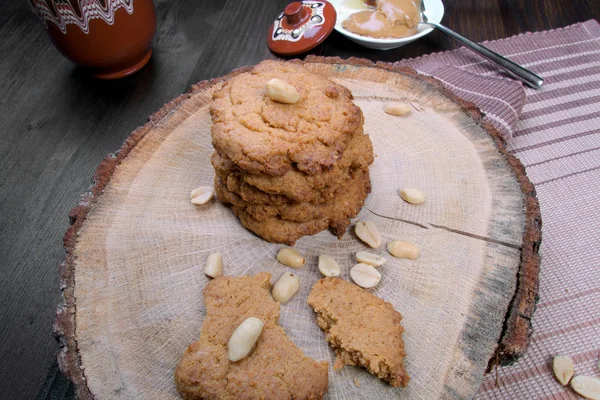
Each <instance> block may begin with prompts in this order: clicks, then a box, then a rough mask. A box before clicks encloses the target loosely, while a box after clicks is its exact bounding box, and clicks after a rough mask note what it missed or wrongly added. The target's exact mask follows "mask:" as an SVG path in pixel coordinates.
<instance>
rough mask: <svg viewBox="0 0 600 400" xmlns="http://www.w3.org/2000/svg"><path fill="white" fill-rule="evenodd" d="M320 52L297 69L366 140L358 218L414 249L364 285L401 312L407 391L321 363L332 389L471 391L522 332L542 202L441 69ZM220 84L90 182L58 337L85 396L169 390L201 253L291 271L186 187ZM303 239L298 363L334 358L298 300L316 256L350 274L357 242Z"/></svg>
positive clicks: (232, 270) (193, 320)
mask: <svg viewBox="0 0 600 400" xmlns="http://www.w3.org/2000/svg"><path fill="white" fill-rule="evenodd" d="M314 61H315V62H314V63H312V62H311V63H307V64H306V66H307V67H308V68H309V69H311V70H313V71H314V72H316V73H319V74H322V75H325V76H327V77H329V78H330V79H333V80H335V81H336V82H338V83H340V84H342V85H344V86H346V87H348V88H349V89H350V90H351V91H352V93H353V94H354V96H355V102H356V103H357V104H358V105H359V106H360V107H361V109H362V110H363V113H364V116H365V127H364V128H365V132H367V133H369V134H370V137H371V140H372V142H373V147H374V152H375V154H376V161H375V162H374V164H373V165H372V166H371V168H370V171H371V181H372V185H373V191H372V193H371V195H370V196H369V198H368V199H367V202H366V204H365V207H364V208H363V210H362V211H361V213H360V214H359V216H358V219H362V220H365V219H369V220H372V221H374V222H375V223H376V224H377V225H378V226H379V230H380V231H381V233H382V236H383V237H384V238H385V241H389V240H394V239H398V238H400V239H404V240H408V241H410V242H413V243H418V244H419V247H420V248H421V257H420V258H419V260H418V261H410V260H398V259H394V258H393V257H389V255H388V256H387V259H388V262H387V263H386V264H385V265H384V266H382V267H381V268H380V270H381V271H382V274H383V275H384V279H383V280H382V282H381V283H380V284H379V285H378V287H377V288H376V289H374V292H375V293H376V294H377V295H379V296H381V297H382V298H384V299H385V300H386V301H389V302H391V303H392V304H393V305H394V307H395V308H396V309H398V310H400V311H401V312H402V314H403V317H404V318H403V320H404V322H403V326H404V328H405V334H404V340H405V343H406V350H407V353H408V354H410V355H411V356H410V357H408V358H407V364H406V367H407V370H408V371H409V373H410V374H411V375H412V376H413V379H412V382H411V385H409V387H408V388H407V389H404V390H397V389H393V388H391V387H390V386H388V385H385V384H383V383H381V382H380V381H378V380H376V379H372V378H370V377H368V376H365V375H366V373H365V372H362V371H357V370H354V369H344V370H342V371H340V372H333V371H330V387H329V395H330V397H329V398H337V399H351V398H356V397H357V396H361V395H362V394H364V393H369V395H370V396H373V397H374V398H393V397H400V398H418V397H428V398H431V399H434V398H449V397H458V398H469V397H471V396H473V395H474V394H475V392H476V390H477V388H478V387H479V384H480V382H481V379H482V376H483V373H484V371H485V369H486V367H487V365H488V362H489V360H490V359H495V357H494V354H495V352H496V351H497V349H498V343H499V342H500V341H501V336H502V335H503V334H504V335H506V334H512V333H513V332H515V330H514V329H512V328H513V325H514V321H512V320H511V319H510V318H508V319H507V317H506V316H507V314H509V315H510V314H511V307H513V306H514V303H513V298H515V291H517V292H519V291H523V290H525V291H527V290H529V289H531V290H533V291H534V292H536V288H537V286H536V284H537V279H536V278H537V270H538V266H539V259H538V258H537V250H535V247H534V246H536V245H537V243H539V225H538V226H537V227H536V226H534V225H533V224H530V223H529V221H531V220H537V221H539V208H538V207H537V201H536V199H535V197H532V196H531V194H530V193H528V192H526V193H524V192H523V191H530V183H529V181H528V180H527V178H526V176H525V175H524V174H523V171H522V167H521V165H520V163H519V162H518V161H517V160H516V159H515V158H514V157H512V156H508V155H507V154H506V152H505V151H504V148H503V144H502V142H501V141H500V139H499V136H498V135H497V133H496V132H495V131H494V130H493V129H491V128H490V127H489V126H485V124H483V126H484V127H485V128H486V129H487V131H486V129H484V128H483V127H482V126H480V124H479V123H480V117H481V115H480V114H479V113H478V112H476V110H474V109H472V108H470V107H469V106H468V105H466V104H463V107H461V103H460V102H459V103H458V104H457V103H456V102H453V101H452V100H450V99H449V98H448V97H446V96H448V93H446V92H445V91H444V90H443V88H442V87H441V85H439V84H436V82H435V81H434V80H433V79H431V78H420V79H417V78H416V77H415V73H414V71H412V70H410V69H408V68H395V69H392V70H391V71H388V70H387V69H384V68H383V66H382V68H376V67H374V66H373V65H369V64H368V62H366V61H365V60H358V59H353V60H352V61H351V62H352V63H357V64H358V65H356V64H347V63H343V61H342V60H341V59H339V58H334V59H319V58H317V59H314ZM365 64H366V65H365ZM389 68H392V67H389ZM239 72H241V71H236V72H235V73H239ZM224 79H226V78H224ZM428 81H429V82H431V83H427V82H428ZM219 85H220V80H217V81H206V82H202V83H201V84H199V85H197V86H194V87H193V90H192V91H191V92H190V93H189V94H186V95H183V96H180V97H178V98H177V99H175V100H173V101H172V102H170V103H168V104H167V105H166V106H165V107H164V108H163V109H161V111H159V112H158V113H157V114H155V115H153V116H152V117H151V118H150V122H149V123H147V124H146V125H145V126H144V127H142V128H140V129H138V130H136V131H135V132H134V133H133V134H132V135H131V136H130V137H129V138H128V139H127V141H126V142H125V144H124V146H123V147H122V148H121V150H120V151H119V153H118V154H116V155H115V156H109V157H107V158H105V159H104V161H103V162H102V164H101V165H100V167H99V168H98V170H97V171H96V175H95V185H94V186H93V188H92V189H91V192H90V193H89V194H87V195H86V196H85V197H84V199H83V200H82V201H81V202H80V204H79V205H78V206H77V207H76V208H75V209H74V210H73V211H72V213H71V216H72V219H73V221H74V224H73V225H72V226H71V228H70V229H69V231H68V233H67V235H66V236H65V243H66V245H67V259H66V262H65V264H64V266H63V271H62V276H63V283H62V286H63V287H64V288H65V291H64V294H65V306H64V307H63V308H61V310H60V313H59V318H58V324H57V335H58V337H59V338H60V342H61V344H62V345H63V346H64V347H63V350H62V351H61V354H60V356H59V364H60V365H61V369H62V370H63V371H64V372H65V373H67V374H68V375H69V376H70V377H71V379H73V381H74V382H75V383H76V390H77V393H78V394H79V396H80V397H81V398H134V397H136V398H138V397H139V398H147V399H151V398H156V399H162V398H177V393H176V391H175V388H174V384H173V380H172V375H173V368H174V366H175V364H176V362H177V360H178V359H179V356H180V353H181V349H182V348H185V346H186V345H187V344H189V343H190V342H191V341H193V340H194V338H195V337H196V336H197V335H198V331H199V329H200V323H201V319H202V318H201V316H202V315H204V314H205V310H204V307H203V304H202V300H201V298H202V296H201V290H200V288H202V287H204V286H205V285H206V284H207V283H208V281H209V278H207V277H206V276H204V274H203V273H202V272H201V270H202V266H203V262H204V260H205V259H206V256H207V255H208V254H209V253H211V252H213V251H215V250H220V251H221V252H223V254H224V258H225V265H226V271H225V273H226V274H228V275H231V276H239V275H243V274H250V275H253V274H256V273H258V272H261V271H265V270H266V271H269V272H271V273H272V274H273V276H275V277H277V276H278V275H280V274H281V273H282V272H283V271H284V270H285V267H283V266H281V265H279V264H278V263H277V262H276V261H275V254H276V253H277V250H278V248H279V247H280V246H279V245H277V244H272V243H267V242H265V241H263V240H261V239H260V238H258V237H256V236H255V235H253V234H251V233H250V232H248V231H247V230H246V229H244V228H243V227H241V226H240V224H239V222H238V221H237V219H236V218H235V217H234V216H233V215H232V213H231V212H230V210H228V209H227V207H224V206H223V205H222V204H220V203H218V202H211V203H209V204H207V205H204V206H201V207H195V206H193V205H191V204H190V203H189V199H188V192H189V191H190V189H191V188H193V187H195V186H198V185H210V184H211V182H212V181H213V176H214V171H213V168H212V166H211V164H210V162H209V159H210V156H211V154H212V152H213V149H212V146H211V144H210V143H211V139H210V125H211V122H210V116H209V114H208V107H209V105H210V104H211V97H212V92H213V91H214V90H215V87H218V86H219ZM392 100H395V101H404V102H407V103H410V104H416V105H417V106H415V107H416V109H417V110H416V111H414V112H412V113H411V114H410V115H409V116H406V117H404V118H398V117H393V116H390V115H387V114H386V113H384V112H383V104H385V102H386V101H392ZM478 122H479V123H478ZM402 186H416V187H420V188H421V189H423V190H424V191H425V192H426V193H427V197H428V201H427V202H426V203H425V204H423V205H421V206H418V207H415V206H412V205H409V204H407V203H405V202H403V201H402V200H401V199H400V198H399V197H398V195H397V191H398V188H399V187H402ZM295 247H296V248H297V249H299V250H300V251H302V253H303V254H304V255H305V256H306V258H307V259H308V260H309V262H308V265H307V267H306V268H302V269H301V270H296V271H294V272H295V274H296V275H298V276H299V277H300V279H301V281H302V282H303V284H302V286H301V290H300V293H299V294H298V295H297V296H296V297H295V298H294V301H292V302H290V303H288V304H286V305H285V307H284V308H283V310H282V315H281V318H280V321H281V324H282V326H283V327H284V328H286V330H287V332H288V333H289V334H290V335H291V338H292V340H294V341H295V342H296V343H297V344H298V345H299V346H300V347H301V348H302V350H303V351H304V352H305V353H306V354H307V355H309V356H312V357H315V358H318V359H320V360H321V359H323V358H325V359H326V360H328V361H329V363H330V365H333V358H332V354H333V353H332V352H331V351H328V346H327V344H326V343H325V342H324V341H323V340H318V338H319V337H320V331H319V329H318V328H317V326H316V325H315V324H314V322H313V320H312V312H311V311H310V310H309V308H308V307H307V306H306V296H307V294H308V291H309V290H310V287H311V286H312V283H314V282H315V281H316V280H317V279H319V278H320V274H319V272H318V271H317V269H316V265H314V262H312V260H316V258H317V256H318V254H321V253H325V254H331V255H333V256H334V257H335V258H336V259H337V260H338V261H339V262H340V264H341V265H342V277H344V278H346V279H349V278H348V271H349V269H350V267H351V266H352V265H354V263H355V261H354V254H355V253H356V252H357V251H359V250H363V249H364V248H365V247H364V246H363V245H362V244H361V243H360V242H359V241H357V240H356V238H355V237H354V235H352V234H351V233H348V234H347V235H345V237H344V238H343V239H342V240H337V239H336V238H335V237H334V236H332V235H331V234H330V233H329V232H322V233H321V234H319V235H315V236H310V237H305V238H302V239H301V240H299V241H298V242H297V243H296V246H295ZM386 255H387V254H386ZM529 267H530V269H531V272H532V273H534V275H533V276H532V278H533V279H532V280H531V282H530V286H520V285H519V284H518V279H517V277H518V276H519V275H527V272H528V269H527V268H529ZM529 305H531V306H533V301H532V302H531V303H529ZM518 312H519V310H516V313H518ZM505 324H508V326H509V329H508V330H504V329H503V326H504V325H505ZM310 338H313V339H310ZM314 338H317V339H316V340H315V339H314ZM527 339H528V334H527V332H526V333H525V334H524V335H521V336H520V337H517V338H514V339H512V342H514V343H520V349H521V351H523V349H524V348H525V342H526V340H527ZM515 355H518V354H511V356H515ZM504 356H505V353H504V352H500V353H499V357H500V358H502V357H504ZM430 360H436V362H435V363H431V362H430ZM355 378H359V379H360V380H361V381H362V384H361V388H362V389H361V390H360V391H359V390H358V389H356V387H355V386H354V384H353V383H352V382H353V379H355ZM365 391H366V392H365Z"/></svg>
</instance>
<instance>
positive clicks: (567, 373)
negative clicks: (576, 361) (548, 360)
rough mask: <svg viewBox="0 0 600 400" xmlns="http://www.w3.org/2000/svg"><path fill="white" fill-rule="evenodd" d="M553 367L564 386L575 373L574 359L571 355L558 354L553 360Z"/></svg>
mask: <svg viewBox="0 0 600 400" xmlns="http://www.w3.org/2000/svg"><path fill="white" fill-rule="evenodd" d="M552 368H553V369H554V376H556V379H557V380H558V381H559V382H560V384H561V385H563V386H565V385H568V384H569V381H570V380H571V378H572V377H573V373H574V370H573V359H571V357H569V356H556V357H554V360H553V362H552Z"/></svg>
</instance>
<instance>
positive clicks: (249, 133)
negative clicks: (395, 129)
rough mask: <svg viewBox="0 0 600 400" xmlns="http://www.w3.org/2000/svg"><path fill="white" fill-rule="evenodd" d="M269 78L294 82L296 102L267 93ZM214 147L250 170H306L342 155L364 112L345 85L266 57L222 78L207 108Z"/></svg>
mask: <svg viewBox="0 0 600 400" xmlns="http://www.w3.org/2000/svg"><path fill="white" fill-rule="evenodd" d="M273 78H278V79H281V80H283V81H285V82H287V83H289V84H290V85H292V86H294V87H295V88H296V89H297V90H298V91H299V93H300V100H299V101H298V102H297V103H296V104H283V103H279V102H277V101H274V100H271V99H270V98H269V97H268V96H267V95H266V88H265V87H266V84H267V82H269V81H270V80H271V79H273ZM210 114H211V117H212V121H213V126H212V127H211V134H212V143H213V146H214V147H215V149H216V150H217V151H218V152H219V153H220V154H222V155H224V156H225V157H227V158H229V159H230V160H231V161H233V162H234V163H235V164H237V165H238V166H239V167H240V168H241V169H243V170H245V171H248V172H250V173H264V174H267V175H271V176H281V175H283V174H285V173H286V172H287V171H289V170H290V169H291V168H292V166H293V165H294V166H295V167H296V168H297V169H298V170H299V171H302V172H305V173H307V174H310V175H314V174H317V173H319V172H322V171H323V170H324V169H327V168H329V167H331V166H332V165H333V164H334V163H335V162H336V161H337V160H338V159H339V158H340V157H341V155H342V153H343V152H344V150H345V149H346V147H347V146H348V144H349V143H350V140H351V138H352V135H353V134H354V132H355V131H356V130H357V129H359V128H360V127H362V124H363V115H362V112H361V110H360V108H359V107H358V106H356V105H355V104H354V103H353V102H352V94H351V93H350V91H349V90H348V89H346V88H344V87H343V86H341V85H338V84H336V83H334V82H332V81H330V80H328V79H326V78H325V77H322V76H320V75H317V74H313V73H312V72H310V71H309V70H308V69H306V68H305V67H304V66H302V65H301V64H300V63H293V62H280V61H273V60H267V61H263V62H262V63H260V64H258V65H257V66H256V67H254V69H253V70H252V71H250V72H246V73H242V74H239V75H236V76H235V77H233V78H231V79H230V80H229V81H227V82H225V83H224V84H223V86H222V87H221V88H220V89H219V90H217V91H216V92H215V93H214V94H213V104H212V105H211V107H210Z"/></svg>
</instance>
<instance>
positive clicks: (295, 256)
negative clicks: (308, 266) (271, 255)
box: [277, 247, 306, 268]
mask: <svg viewBox="0 0 600 400" xmlns="http://www.w3.org/2000/svg"><path fill="white" fill-rule="evenodd" d="M277 261H279V262H280V263H282V264H283V265H287V266H288V267H292V268H300V267H301V266H303V265H304V263H306V260H305V259H304V257H302V254H300V253H298V252H297V251H296V250H294V249H292V248H289V247H285V248H283V249H281V250H279V253H277Z"/></svg>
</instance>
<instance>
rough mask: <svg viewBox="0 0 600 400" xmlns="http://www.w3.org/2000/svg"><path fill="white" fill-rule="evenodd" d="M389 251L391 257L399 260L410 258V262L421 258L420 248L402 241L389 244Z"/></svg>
mask: <svg viewBox="0 0 600 400" xmlns="http://www.w3.org/2000/svg"><path fill="white" fill-rule="evenodd" d="M388 251H389V252H390V254H391V255H393V256H394V257H398V258H408V259H410V260H416V259H417V258H419V248H418V247H417V246H415V245H414V244H412V243H408V242H403V241H401V240H394V241H392V242H389V243H388Z"/></svg>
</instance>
